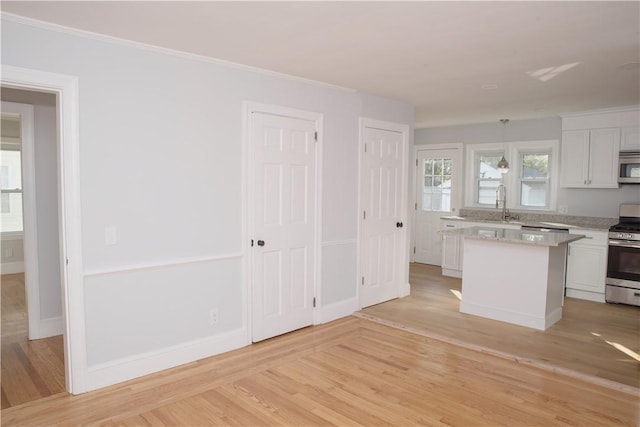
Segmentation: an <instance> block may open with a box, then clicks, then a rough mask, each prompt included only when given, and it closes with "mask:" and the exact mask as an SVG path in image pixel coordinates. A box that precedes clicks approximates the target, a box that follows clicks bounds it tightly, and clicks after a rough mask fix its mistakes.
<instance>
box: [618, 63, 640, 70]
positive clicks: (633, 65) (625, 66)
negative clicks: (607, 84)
mask: <svg viewBox="0 0 640 427" xmlns="http://www.w3.org/2000/svg"><path fill="white" fill-rule="evenodd" d="M618 68H620V69H621V70H637V69H639V68H640V62H627V63H626V64H622V65H620V66H619V67H618Z"/></svg>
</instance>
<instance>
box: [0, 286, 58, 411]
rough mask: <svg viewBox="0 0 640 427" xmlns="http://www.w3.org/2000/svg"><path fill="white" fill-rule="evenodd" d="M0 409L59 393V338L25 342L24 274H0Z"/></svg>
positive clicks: (26, 340)
mask: <svg viewBox="0 0 640 427" xmlns="http://www.w3.org/2000/svg"><path fill="white" fill-rule="evenodd" d="M1 280H2V283H1V284H0V288H1V289H2V294H1V298H2V299H1V310H2V315H1V316H2V347H1V355H0V357H1V364H2V382H1V383H2V386H1V396H2V409H5V408H8V407H10V406H15V405H20V404H22V403H25V402H30V401H33V400H37V399H41V398H43V397H47V396H51V395H53V394H57V393H60V392H63V391H64V390H65V384H64V350H63V344H62V335H59V336H56V337H52V338H46V339H41V340H34V341H29V340H28V339H27V310H26V305H25V292H24V274H5V275H2V278H1Z"/></svg>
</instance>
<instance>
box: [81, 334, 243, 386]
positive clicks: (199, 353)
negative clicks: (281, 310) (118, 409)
mask: <svg viewBox="0 0 640 427" xmlns="http://www.w3.org/2000/svg"><path fill="white" fill-rule="evenodd" d="M246 336H247V332H246V331H245V330H243V329H238V330H234V331H229V332H227V333H224V334H220V335H215V336H212V337H207V338H203V339H199V340H195V341H191V342H186V343H182V344H178V345H175V346H173V347H170V348H163V349H161V350H157V351H152V352H148V353H144V354H139V355H135V356H131V357H126V358H122V359H118V360H114V361H110V362H107V363H102V364H99V365H94V366H90V367H89V368H88V369H87V378H86V390H85V391H91V390H97V389H99V388H102V387H107V386H109V385H112V384H117V383H119V382H122V381H127V380H130V379H132V378H136V377H141V376H144V375H148V374H152V373H154V372H159V371H162V370H165V369H169V368H173V367H175V366H179V365H183V364H185V363H189V362H193V361H196V360H200V359H203V358H205V357H210V356H213V355H216V354H220V353H224V352H227V351H231V350H235V349H237V348H240V347H244V346H246V345H248V344H249V343H248V342H247V341H246Z"/></svg>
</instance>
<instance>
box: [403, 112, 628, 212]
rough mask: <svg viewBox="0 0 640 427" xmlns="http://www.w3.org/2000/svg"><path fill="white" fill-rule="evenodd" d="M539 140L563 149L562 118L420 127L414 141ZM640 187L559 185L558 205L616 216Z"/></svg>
mask: <svg viewBox="0 0 640 427" xmlns="http://www.w3.org/2000/svg"><path fill="white" fill-rule="evenodd" d="M536 140H558V141H560V150H562V121H561V119H560V118H559V117H550V118H544V119H535V120H514V121H511V122H509V123H508V124H507V125H506V126H503V125H502V124H501V123H499V122H498V121H496V123H480V124H469V125H460V126H446V127H436V128H424V129H416V130H415V140H414V141H415V144H416V145H426V144H444V143H454V142H457V143H463V144H465V145H466V144H479V143H487V142H503V141H536ZM560 167H562V165H560ZM639 188H640V187H638V186H632V185H622V186H620V188H618V189H582V188H558V206H560V205H564V206H567V207H568V212H567V213H568V214H569V215H579V216H593V217H602V218H616V217H617V216H618V207H619V205H620V203H629V202H631V203H640V191H638V190H639ZM596 201H597V202H596Z"/></svg>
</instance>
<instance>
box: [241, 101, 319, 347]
mask: <svg viewBox="0 0 640 427" xmlns="http://www.w3.org/2000/svg"><path fill="white" fill-rule="evenodd" d="M250 135H251V136H250V139H251V141H250V144H251V158H252V161H251V171H252V172H253V173H252V195H253V200H252V217H253V224H252V232H253V233H252V235H253V241H252V242H253V246H252V250H253V254H252V255H253V256H252V260H253V271H252V273H253V274H252V281H253V283H252V334H253V337H252V338H253V341H254V342H255V341H260V340H263V339H266V338H270V337H273V336H276V335H280V334H283V333H286V332H289V331H292V330H295V329H298V328H302V327H304V326H308V325H311V324H312V323H313V314H314V313H313V310H314V309H313V300H314V289H315V283H314V280H315V261H314V260H315V227H316V218H315V212H316V209H315V203H316V139H315V135H316V122H315V121H313V120H306V119H301V118H294V117H283V116H277V115H270V114H264V113H257V112H254V113H252V114H251V134H250Z"/></svg>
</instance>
